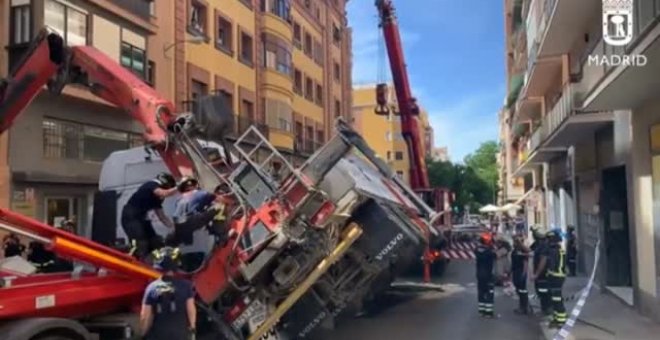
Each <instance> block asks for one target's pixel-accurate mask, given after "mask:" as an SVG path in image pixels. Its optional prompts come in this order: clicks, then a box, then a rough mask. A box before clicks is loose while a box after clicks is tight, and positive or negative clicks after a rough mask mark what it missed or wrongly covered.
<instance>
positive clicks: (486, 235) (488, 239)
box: [479, 233, 493, 245]
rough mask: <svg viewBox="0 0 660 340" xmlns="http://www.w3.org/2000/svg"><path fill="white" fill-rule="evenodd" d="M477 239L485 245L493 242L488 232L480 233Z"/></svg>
mask: <svg viewBox="0 0 660 340" xmlns="http://www.w3.org/2000/svg"><path fill="white" fill-rule="evenodd" d="M479 240H480V241H481V243H483V244H485V245H490V244H491V243H493V236H492V235H491V234H490V233H482V234H481V236H480V237H479Z"/></svg>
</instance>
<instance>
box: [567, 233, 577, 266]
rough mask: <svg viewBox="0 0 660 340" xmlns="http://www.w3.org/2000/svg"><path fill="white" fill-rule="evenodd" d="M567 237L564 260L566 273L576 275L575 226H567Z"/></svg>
mask: <svg viewBox="0 0 660 340" xmlns="http://www.w3.org/2000/svg"><path fill="white" fill-rule="evenodd" d="M567 231H568V239H567V244H566V262H567V264H568V275H570V276H575V275H577V237H576V236H575V227H573V226H570V225H569V226H568V228H567Z"/></svg>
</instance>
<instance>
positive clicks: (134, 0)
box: [112, 0, 156, 19]
mask: <svg viewBox="0 0 660 340" xmlns="http://www.w3.org/2000/svg"><path fill="white" fill-rule="evenodd" d="M151 1H156V0H112V2H113V3H115V5H117V6H119V7H121V8H123V9H125V10H127V11H129V12H131V13H133V14H135V15H137V16H139V17H140V18H143V19H149V18H150V17H151V13H150V11H149V7H150V5H149V3H150V2H151Z"/></svg>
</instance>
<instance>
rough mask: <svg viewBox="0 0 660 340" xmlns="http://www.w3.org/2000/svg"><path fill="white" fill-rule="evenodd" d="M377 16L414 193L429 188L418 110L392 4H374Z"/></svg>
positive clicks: (385, 0)
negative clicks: (392, 83) (397, 105)
mask: <svg viewBox="0 0 660 340" xmlns="http://www.w3.org/2000/svg"><path fill="white" fill-rule="evenodd" d="M376 7H377V8H378V13H379V15H380V26H381V28H382V30H383V35H384V37H385V45H386V47H387V55H388V58H389V61H390V68H391V69H392V80H393V82H394V90H395V92H396V98H397V102H398V104H399V115H400V118H401V135H402V137H403V139H404V140H405V142H406V145H407V147H408V155H409V158H410V186H411V187H412V188H413V189H414V190H420V189H428V188H429V187H430V183H429V178H428V174H427V170H426V161H425V159H424V154H423V152H422V139H421V133H420V131H419V124H418V116H419V106H417V101H416V99H415V97H413V95H412V90H411V88H410V80H409V79H408V72H407V70H406V62H405V58H404V54H403V46H402V44H401V34H400V33H399V26H398V24H397V21H396V16H395V13H394V5H393V4H392V1H391V0H376Z"/></svg>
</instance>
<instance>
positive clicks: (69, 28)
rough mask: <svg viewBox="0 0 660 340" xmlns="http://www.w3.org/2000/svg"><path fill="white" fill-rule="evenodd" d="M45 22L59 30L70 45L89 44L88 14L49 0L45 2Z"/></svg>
mask: <svg viewBox="0 0 660 340" xmlns="http://www.w3.org/2000/svg"><path fill="white" fill-rule="evenodd" d="M44 8H45V11H44V24H45V25H47V26H50V27H51V28H53V29H54V30H55V31H57V32H58V33H59V34H60V35H62V37H64V42H65V43H66V44H67V45H69V46H77V45H86V44H87V14H85V13H83V12H80V11H78V10H75V9H73V8H71V7H68V6H65V5H63V4H61V3H59V2H55V1H53V0H48V1H46V3H45V7H44Z"/></svg>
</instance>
